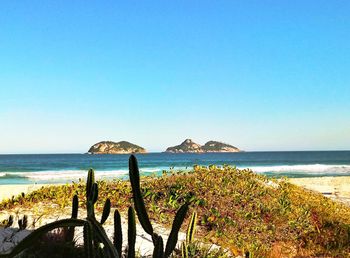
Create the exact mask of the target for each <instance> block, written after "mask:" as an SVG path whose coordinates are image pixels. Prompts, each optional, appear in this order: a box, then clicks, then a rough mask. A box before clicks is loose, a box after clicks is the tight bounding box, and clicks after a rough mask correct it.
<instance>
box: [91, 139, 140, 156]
mask: <svg viewBox="0 0 350 258" xmlns="http://www.w3.org/2000/svg"><path fill="white" fill-rule="evenodd" d="M88 153H89V154H131V153H146V150H145V149H144V148H142V147H140V146H138V145H136V144H132V143H130V142H127V141H120V142H112V141H102V142H99V143H96V144H94V145H93V146H91V148H90V149H89V151H88Z"/></svg>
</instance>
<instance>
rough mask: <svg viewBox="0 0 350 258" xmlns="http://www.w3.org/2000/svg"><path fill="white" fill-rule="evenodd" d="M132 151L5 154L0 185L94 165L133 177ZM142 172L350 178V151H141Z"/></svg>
mask: <svg viewBox="0 0 350 258" xmlns="http://www.w3.org/2000/svg"><path fill="white" fill-rule="evenodd" d="M128 157H129V155H84V154H57V155H51V154H50V155H0V184H33V183H38V184H43V183H44V184H45V183H69V182H72V181H75V182H77V181H79V180H80V179H81V180H85V177H86V174H87V171H88V169H89V168H93V169H94V170H95V171H96V177H97V179H113V178H120V179H128ZM137 158H138V161H139V166H140V172H141V174H142V175H153V174H154V175H156V176H157V175H161V174H162V171H163V170H174V171H178V170H190V169H192V167H193V166H194V165H201V166H209V165H218V166H223V165H224V164H226V165H230V166H236V167H237V168H242V169H243V168H249V169H251V170H253V171H254V172H256V173H261V174H265V175H267V176H274V177H281V176H288V177H315V176H344V175H349V176H350V151H323V152H321V151H318V152H241V153H204V154H188V153H187V154H186V153H182V154H171V153H149V154H138V155H137Z"/></svg>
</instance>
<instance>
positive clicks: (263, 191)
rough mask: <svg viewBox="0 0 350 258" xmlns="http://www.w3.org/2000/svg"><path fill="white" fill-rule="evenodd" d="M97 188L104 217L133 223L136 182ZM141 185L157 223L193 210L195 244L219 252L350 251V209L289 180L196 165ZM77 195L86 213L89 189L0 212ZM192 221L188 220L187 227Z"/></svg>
mask: <svg viewBox="0 0 350 258" xmlns="http://www.w3.org/2000/svg"><path fill="white" fill-rule="evenodd" d="M96 183H97V185H98V189H99V198H98V199H97V201H96V205H95V207H96V211H97V212H99V213H103V210H104V206H105V200H106V199H109V200H110V204H111V207H116V208H117V209H118V210H119V211H120V213H121V215H122V216H125V217H127V214H128V210H129V207H130V205H132V203H133V201H132V199H133V192H132V190H131V184H130V182H128V181H122V180H114V181H98V182H96ZM141 185H142V189H140V190H141V195H142V197H143V199H144V200H145V205H146V206H145V208H146V209H147V211H148V216H149V218H150V221H155V222H157V223H159V224H161V225H163V226H164V227H168V228H171V226H172V219H173V218H174V216H175V213H176V211H177V210H179V209H180V207H181V206H182V205H185V204H186V203H190V206H189V210H190V212H191V213H193V212H196V214H197V219H196V223H195V224H196V225H197V227H196V228H197V230H196V233H195V235H194V238H195V239H201V241H202V242H206V243H212V244H216V245H219V246H221V247H223V248H224V249H226V250H228V251H230V252H231V254H233V255H242V254H246V253H249V255H250V256H251V257H295V256H317V257H319V256H327V257H346V256H347V255H348V254H349V252H350V208H349V207H348V206H345V205H344V204H342V203H338V202H334V201H332V200H331V199H329V198H326V197H324V196H323V195H321V194H318V193H315V192H312V191H307V190H304V189H303V188H300V187H298V186H295V185H293V184H290V183H288V182H287V181H286V180H284V179H279V180H277V179H272V178H267V177H265V176H262V175H258V174H255V173H253V172H252V171H251V170H249V169H243V170H241V169H237V168H234V167H230V166H220V167H218V166H214V165H212V166H209V167H201V166H194V168H193V170H192V171H190V172H174V171H170V172H167V171H164V172H163V176H161V177H155V176H154V177H152V176H151V177H143V178H141ZM74 195H77V197H78V199H79V207H80V208H86V199H87V197H86V195H85V184H84V183H83V182H76V183H73V184H67V185H61V186H49V187H43V188H41V189H39V190H37V191H34V192H32V193H30V194H28V195H20V196H18V197H14V198H12V199H8V200H5V201H3V202H1V203H0V208H1V209H6V210H15V209H17V208H19V207H21V208H22V209H23V208H32V207H35V206H37V205H41V206H47V207H50V206H52V204H57V206H60V207H63V208H64V207H67V206H68V207H69V206H70V205H71V200H72V198H73V197H74ZM55 209H56V208H55ZM190 221H191V217H190V216H187V217H186V219H185V222H184V224H186V225H189V224H191V223H190ZM190 257H191V256H190ZM192 257H194V256H192Z"/></svg>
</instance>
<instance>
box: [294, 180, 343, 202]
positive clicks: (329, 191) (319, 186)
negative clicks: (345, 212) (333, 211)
mask: <svg viewBox="0 0 350 258" xmlns="http://www.w3.org/2000/svg"><path fill="white" fill-rule="evenodd" d="M287 181H288V182H290V183H292V184H295V185H297V186H300V187H303V188H305V189H308V190H311V191H315V192H319V193H321V194H323V195H324V196H326V197H329V198H331V199H333V200H335V201H340V202H342V203H345V204H347V205H349V206H350V176H324V177H301V178H288V179H287Z"/></svg>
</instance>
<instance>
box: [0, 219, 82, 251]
mask: <svg viewBox="0 0 350 258" xmlns="http://www.w3.org/2000/svg"><path fill="white" fill-rule="evenodd" d="M85 223H86V222H85V221H84V220H80V219H63V220H58V221H55V222H52V223H49V224H47V225H44V226H42V227H40V228H38V229H36V230H34V231H33V232H32V233H31V234H30V235H28V236H27V237H25V238H24V239H23V240H22V241H21V242H19V243H18V245H16V246H15V248H13V249H12V251H11V252H10V253H7V254H1V255H0V257H14V256H15V255H17V254H19V253H20V252H22V251H23V250H25V249H27V248H29V247H31V246H32V245H33V244H34V243H35V241H37V239H38V237H40V236H41V235H42V234H45V233H46V232H48V231H51V230H53V229H55V228H59V227H73V226H84V225H85Z"/></svg>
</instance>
